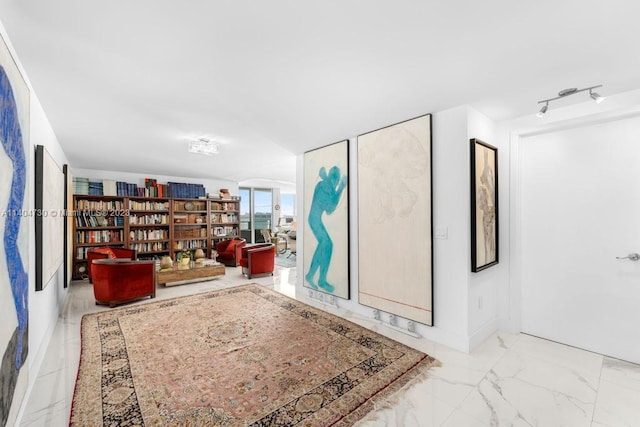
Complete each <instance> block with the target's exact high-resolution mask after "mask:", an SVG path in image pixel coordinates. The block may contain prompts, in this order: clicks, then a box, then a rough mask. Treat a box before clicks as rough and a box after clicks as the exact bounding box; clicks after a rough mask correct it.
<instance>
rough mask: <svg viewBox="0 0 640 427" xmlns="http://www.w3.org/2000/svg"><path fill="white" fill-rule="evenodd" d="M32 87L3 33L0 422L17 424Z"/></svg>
mask: <svg viewBox="0 0 640 427" xmlns="http://www.w3.org/2000/svg"><path fill="white" fill-rule="evenodd" d="M29 99H30V95H29V87H28V86H27V83H26V82H25V80H24V78H23V77H22V75H21V74H20V70H19V69H18V66H17V65H16V63H15V62H14V60H13V57H12V56H11V52H10V51H9V49H8V48H7V45H6V44H5V41H4V39H3V38H2V37H0V131H1V134H2V138H0V145H1V147H2V148H0V213H2V214H1V215H0V233H1V234H2V239H0V351H1V352H2V366H1V367H0V370H1V372H2V375H0V425H2V426H4V425H13V424H14V421H15V418H16V415H17V413H18V408H19V407H20V403H21V402H22V399H23V396H24V394H25V392H26V390H27V385H28V375H27V374H28V372H27V368H28V365H27V364H26V360H27V355H28V350H29V339H28V338H29V337H28V334H29V333H28V331H29V301H28V299H29V298H28V297H29V273H28V272H29V238H30V236H29V221H30V216H29V215H28V214H24V213H25V212H26V213H28V212H29V211H28V209H29V207H30V204H29V201H28V200H27V194H29V191H28V185H27V183H28V182H29V178H28V177H29V176H31V175H30V173H31V172H30V171H29V162H30V156H29V155H30V152H31V150H30V149H29V147H30V145H29Z"/></svg>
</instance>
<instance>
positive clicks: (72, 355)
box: [20, 267, 640, 427]
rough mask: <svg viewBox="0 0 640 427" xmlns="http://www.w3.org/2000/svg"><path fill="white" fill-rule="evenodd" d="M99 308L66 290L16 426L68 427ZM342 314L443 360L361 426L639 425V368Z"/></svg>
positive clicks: (537, 344) (179, 290)
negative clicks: (86, 337) (440, 340)
mask: <svg viewBox="0 0 640 427" xmlns="http://www.w3.org/2000/svg"><path fill="white" fill-rule="evenodd" d="M295 281H296V269H295V268H291V269H288V268H280V267H277V268H276V273H275V274H274V276H273V277H270V276H269V277H260V278H254V279H251V280H248V279H246V278H244V277H243V276H242V275H241V274H240V269H239V268H238V269H237V271H236V272H234V271H233V269H227V274H226V275H225V276H224V277H221V278H217V279H215V280H212V281H209V282H200V283H193V284H188V285H182V286H175V287H170V288H164V287H160V288H159V289H158V292H157V297H156V298H157V299H164V298H172V297H176V296H182V295H187V294H192V293H197V292H205V291H209V290H214V289H221V288H226V287H230V286H237V285H240V284H244V283H250V282H254V283H259V284H262V285H264V286H267V287H270V288H272V289H275V290H277V291H279V292H282V293H284V294H285V295H288V296H291V297H294V296H295ZM144 302H148V301H142V302H141V303H144ZM305 302H307V303H310V301H305ZM100 310H108V308H106V307H99V306H96V305H95V304H94V300H93V293H92V290H91V286H90V285H89V284H88V283H86V282H75V283H73V284H72V285H71V289H70V295H69V299H68V303H67V305H66V307H65V308H64V311H63V313H62V314H61V316H60V318H59V319H58V323H57V325H56V328H55V332H54V335H53V337H52V339H51V342H50V344H49V347H48V349H47V354H46V357H45V362H44V363H43V366H42V368H41V370H40V372H39V373H38V376H37V378H36V383H35V386H34V388H33V391H32V393H31V396H30V397H29V400H28V402H27V406H26V408H25V412H24V415H23V416H22V419H21V423H20V426H38V427H40V426H46V427H56V426H66V425H68V422H69V413H70V410H71V400H72V397H73V388H74V385H75V378H76V373H77V368H78V363H79V358H80V320H81V318H82V315H84V314H86V313H91V312H96V311H100ZM332 311H333V310H332ZM342 314H343V315H344V316H345V317H347V318H348V319H349V320H352V321H354V322H356V323H359V324H362V325H364V326H367V327H370V328H371V329H374V330H377V331H378V332H380V333H382V334H384V335H386V336H389V337H391V338H394V339H397V340H398V341H401V342H403V343H405V344H408V345H411V346H413V347H415V348H418V349H419V350H422V351H425V352H427V353H429V354H431V355H433V356H434V357H436V358H437V359H438V360H439V361H440V362H441V364H442V366H440V367H436V368H432V369H430V370H429V376H428V378H426V379H425V380H423V381H422V382H420V383H417V384H415V385H413V386H412V387H410V388H408V389H406V390H404V391H403V392H402V393H401V394H400V395H399V396H398V398H397V400H396V401H394V402H390V403H389V404H387V405H384V406H382V407H379V408H377V409H376V410H375V411H373V412H372V413H370V414H369V415H368V416H367V417H365V418H364V419H363V420H361V421H360V422H359V423H358V425H359V426H366V427H383V426H384V427H387V426H390V427H393V426H397V427H412V426H416V427H422V426H425V427H426V426H447V427H467V426H468V427H483V426H516V427H519V426H542V427H546V426H568V427H574V426H576V427H578V426H585V427H588V426H591V427H604V426H607V427H618V426H640V365H634V364H631V363H627V362H623V361H620V360H616V359H611V358H608V357H605V356H602V355H599V354H595V353H590V352H587V351H583V350H579V349H576V348H573V347H569V346H565V345H561V344H558V343H554V342H550V341H546V340H543V339H539V338H536V337H532V336H529V335H524V334H518V335H513V334H507V333H503V332H498V333H496V334H494V335H493V336H492V337H491V338H490V339H488V340H487V341H486V342H485V343H483V344H482V345H481V346H480V347H478V348H477V349H475V350H474V351H473V352H472V353H471V354H464V353H461V352H458V351H455V350H452V349H450V348H447V347H445V346H442V345H439V344H436V343H432V342H428V341H425V340H415V339H413V338H411V337H409V336H407V335H404V334H401V333H398V332H396V331H393V330H390V329H388V328H385V327H384V326H381V325H379V324H377V323H375V322H374V321H371V320H370V319H365V318H363V317H360V316H357V315H354V314H352V313H349V312H346V311H343V312H342Z"/></svg>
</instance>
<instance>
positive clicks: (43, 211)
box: [35, 145, 66, 291]
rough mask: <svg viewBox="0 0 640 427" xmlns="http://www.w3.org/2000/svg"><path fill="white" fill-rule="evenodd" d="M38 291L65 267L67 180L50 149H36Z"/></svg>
mask: <svg viewBox="0 0 640 427" xmlns="http://www.w3.org/2000/svg"><path fill="white" fill-rule="evenodd" d="M35 168H36V187H35V195H36V200H35V209H36V215H35V220H36V228H35V231H36V291H41V290H42V289H44V287H45V286H46V285H47V283H49V281H50V280H51V278H52V277H53V275H54V274H55V273H56V271H57V270H58V268H59V267H60V265H62V263H63V259H64V254H65V246H64V220H65V216H64V209H65V200H64V193H65V187H66V182H65V176H64V174H63V173H62V170H61V169H60V167H59V166H58V165H57V163H56V162H55V161H54V160H53V158H52V157H51V155H50V154H49V152H48V151H47V149H46V148H45V147H44V146H42V145H37V146H36V158H35Z"/></svg>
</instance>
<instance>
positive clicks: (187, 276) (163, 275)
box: [156, 263, 225, 286]
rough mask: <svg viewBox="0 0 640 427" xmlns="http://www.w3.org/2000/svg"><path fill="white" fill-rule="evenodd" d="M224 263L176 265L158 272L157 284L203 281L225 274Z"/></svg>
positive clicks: (181, 283)
mask: <svg viewBox="0 0 640 427" xmlns="http://www.w3.org/2000/svg"><path fill="white" fill-rule="evenodd" d="M224 271H225V270H224V265H223V264H214V265H198V264H197V263H196V264H195V266H192V267H190V268H179V267H178V266H177V265H174V266H173V268H172V269H171V270H167V271H162V270H160V271H158V272H156V284H157V285H165V286H176V285H184V284H185V283H193V282H202V281H205V280H210V279H213V278H214V277H217V276H224Z"/></svg>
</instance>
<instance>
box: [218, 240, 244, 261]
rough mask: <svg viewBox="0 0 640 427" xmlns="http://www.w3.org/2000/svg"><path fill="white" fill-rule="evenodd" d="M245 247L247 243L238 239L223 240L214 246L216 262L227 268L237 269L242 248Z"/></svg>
mask: <svg viewBox="0 0 640 427" xmlns="http://www.w3.org/2000/svg"><path fill="white" fill-rule="evenodd" d="M246 245H247V241H246V240H244V239H240V238H233V239H229V240H223V241H222V242H219V243H217V244H216V252H218V261H219V262H221V263H223V264H224V265H226V266H229V267H237V266H238V264H239V262H240V256H241V255H242V252H241V251H242V248H244V247H245V246H246Z"/></svg>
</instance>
